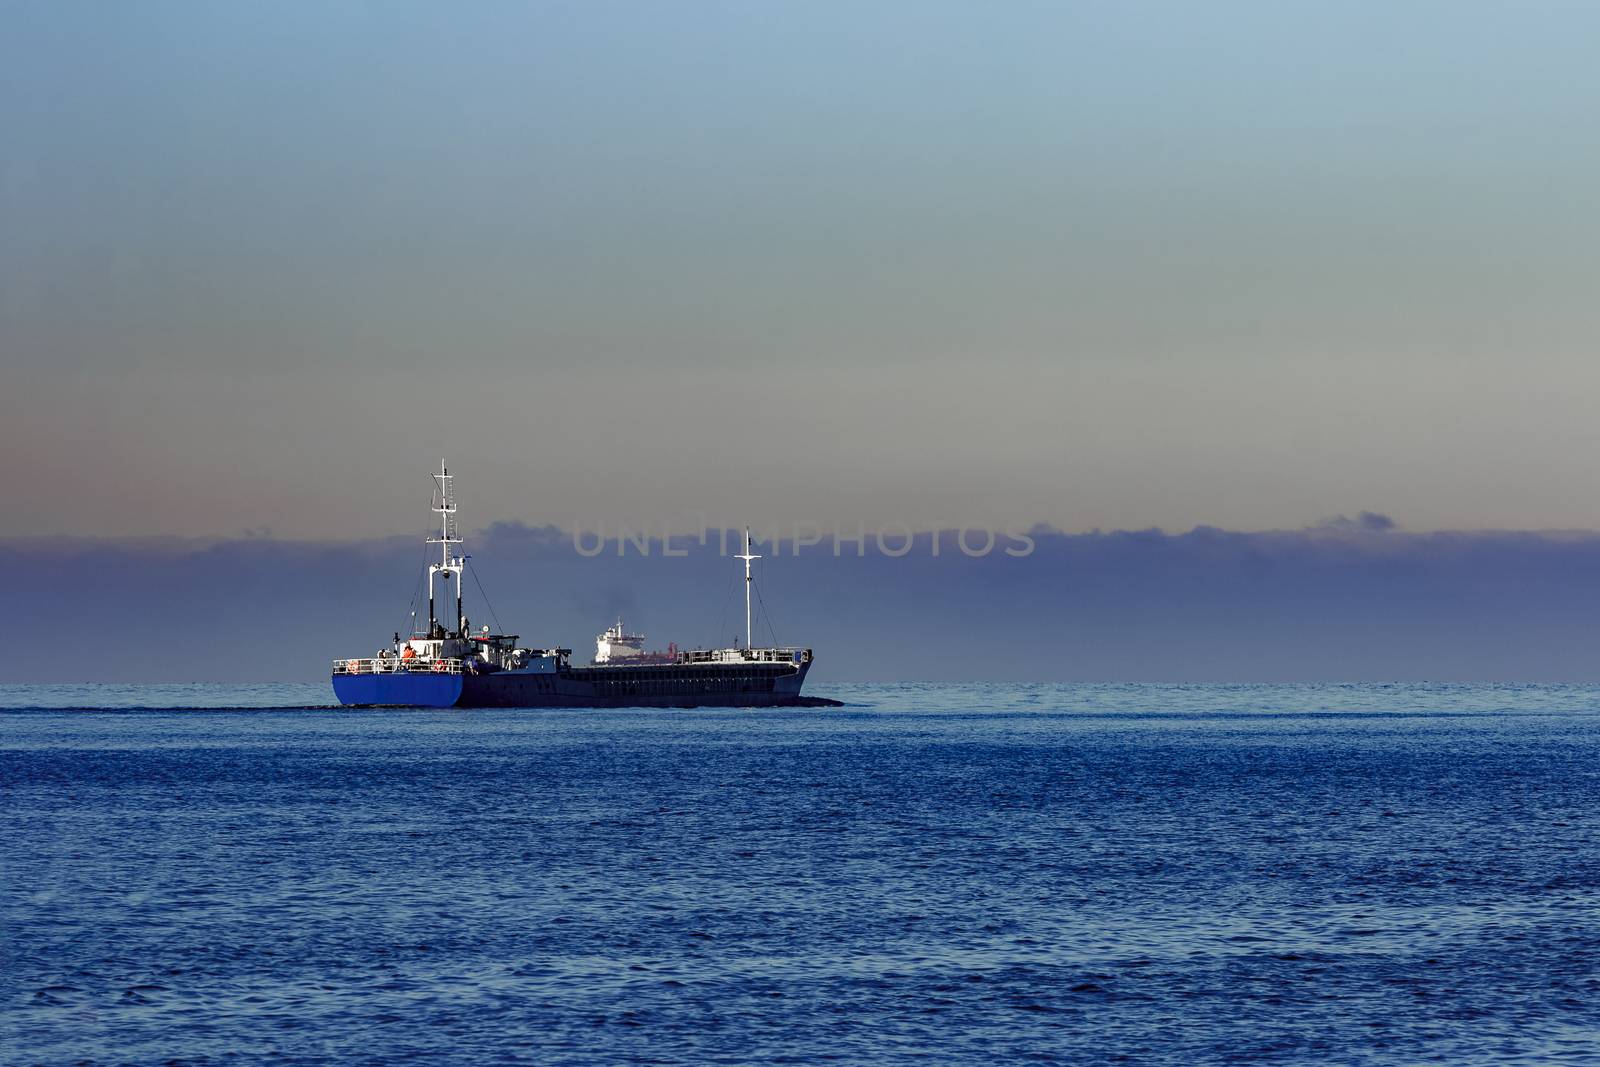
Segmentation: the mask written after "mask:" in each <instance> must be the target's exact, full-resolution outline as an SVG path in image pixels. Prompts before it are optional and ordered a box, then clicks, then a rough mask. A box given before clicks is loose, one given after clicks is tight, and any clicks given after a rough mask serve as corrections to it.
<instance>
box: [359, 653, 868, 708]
mask: <svg viewBox="0 0 1600 1067" xmlns="http://www.w3.org/2000/svg"><path fill="white" fill-rule="evenodd" d="M810 667H811V664H810V663H803V664H799V665H797V666H794V667H789V666H784V667H782V668H781V669H779V670H771V669H765V670H763V669H756V668H750V669H734V670H726V669H718V668H715V667H701V668H691V669H688V670H681V669H673V668H670V667H635V668H610V669H605V668H594V667H575V668H569V669H567V670H564V671H560V672H550V671H496V672H492V673H488V674H474V673H471V672H464V673H454V672H452V673H434V672H431V671H428V670H417V671H410V672H407V671H396V672H391V673H384V674H335V675H334V676H333V691H334V695H335V696H336V697H338V699H339V702H340V703H341V704H345V705H348V706H359V707H412V708H415V707H423V708H496V707H499V708H632V707H658V708H763V707H837V706H839V704H838V702H837V701H832V700H826V699H823V698H819V697H805V696H801V695H800V687H801V685H802V684H803V683H804V682H805V676H806V673H807V672H808V671H809V669H810Z"/></svg>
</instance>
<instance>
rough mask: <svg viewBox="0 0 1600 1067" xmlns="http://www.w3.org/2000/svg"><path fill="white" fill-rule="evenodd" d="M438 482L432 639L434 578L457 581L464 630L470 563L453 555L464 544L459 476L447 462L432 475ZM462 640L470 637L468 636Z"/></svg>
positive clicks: (430, 576) (430, 630)
mask: <svg viewBox="0 0 1600 1067" xmlns="http://www.w3.org/2000/svg"><path fill="white" fill-rule="evenodd" d="M432 478H433V480H434V481H436V482H438V483H439V496H438V499H437V500H436V501H435V503H434V505H433V510H434V511H435V512H437V513H438V515H439V536H438V537H430V538H428V544H430V545H434V544H436V545H438V546H439V562H438V563H430V564H428V636H429V637H432V636H433V630H434V625H435V622H434V612H433V576H434V575H435V574H443V575H444V576H445V581H446V582H447V583H448V582H449V580H450V576H451V575H454V576H455V579H456V629H457V630H458V631H459V630H463V629H464V626H463V624H462V622H461V618H462V616H461V569H462V567H463V566H465V565H466V562H467V561H466V560H465V559H463V558H462V557H460V556H451V555H450V546H451V545H459V544H460V543H461V535H460V532H459V531H458V530H457V529H456V489H455V480H456V479H455V475H453V474H451V473H450V471H449V469H448V468H446V467H445V465H444V460H442V459H441V460H440V461H439V473H438V474H435V475H432ZM461 636H463V637H464V636H466V635H465V634H464V633H463V634H461Z"/></svg>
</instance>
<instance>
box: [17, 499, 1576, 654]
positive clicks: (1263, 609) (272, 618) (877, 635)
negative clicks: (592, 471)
mask: <svg viewBox="0 0 1600 1067" xmlns="http://www.w3.org/2000/svg"><path fill="white" fill-rule="evenodd" d="M1332 534H1338V535H1339V536H1331V535H1332ZM1030 536H1031V538H1032V541H1033V551H1032V552H1031V553H1030V554H1028V555H1026V556H1022V557H1017V556H1008V555H1006V554H1005V553H1004V552H1003V551H1001V550H1000V549H999V548H998V547H997V548H996V550H995V551H993V552H991V553H990V554H988V555H984V556H980V557H973V556H969V555H967V554H964V553H963V552H961V551H960V550H959V546H958V544H957V543H956V541H955V540H954V539H953V538H952V536H951V535H950V534H948V533H947V534H946V535H945V536H944V537H943V538H942V539H941V540H940V542H939V548H940V551H939V554H938V555H937V556H935V555H934V554H933V549H934V544H933V542H932V540H931V539H930V538H929V536H928V535H926V534H924V535H921V537H920V538H919V539H918V541H917V542H916V544H915V546H914V547H913V548H912V550H911V551H909V552H907V553H906V554H905V555H903V556H899V557H889V556H886V555H884V554H883V553H881V552H880V551H878V549H877V547H876V546H875V545H874V544H873V543H872V542H871V540H870V539H869V541H868V543H867V544H866V545H865V546H864V548H863V549H861V551H862V553H863V554H861V555H857V551H858V549H857V547H856V546H855V545H854V544H845V545H843V546H841V549H842V550H841V552H840V553H839V554H838V555H837V556H836V555H835V554H834V551H833V548H832V546H831V545H830V544H828V543H827V542H824V543H823V544H821V545H817V546H812V547H809V548H805V549H803V550H802V551H800V553H799V554H798V555H796V554H794V551H793V548H792V546H790V545H782V546H778V547H777V548H776V549H774V548H773V547H772V546H767V547H766V548H764V549H763V550H762V551H763V553H764V555H766V556H767V557H768V558H767V559H765V560H763V561H761V563H760V564H758V567H759V571H758V575H759V585H758V588H759V591H760V593H761V598H762V603H761V605H759V609H761V610H759V614H760V616H761V620H762V621H761V622H760V623H758V631H759V632H758V638H759V639H762V640H765V639H767V638H769V637H775V638H776V639H777V640H778V641H779V642H781V643H793V644H807V645H810V646H812V647H814V648H815V649H816V650H817V654H818V667H817V673H816V678H817V681H818V683H819V684H821V685H826V683H827V681H828V680H829V679H836V680H846V679H1022V680H1052V679H1062V680H1074V679H1096V680H1169V681H1181V680H1195V681H1206V680H1334V679H1352V680H1354V679H1363V680H1412V679H1436V680H1489V681H1494V680H1505V681H1511V680H1591V679H1600V659H1597V657H1596V654H1595V651H1594V650H1595V648H1596V647H1600V632H1597V631H1600V624H1597V623H1596V621H1595V612H1594V610H1593V601H1594V599H1595V595H1596V591H1597V590H1600V535H1595V534H1589V533H1583V534H1563V535H1557V534H1545V533H1516V532H1511V533H1428V534H1412V533H1405V532H1402V531H1399V530H1397V529H1395V528H1394V524H1393V523H1392V522H1391V521H1390V520H1388V519H1387V518H1386V517H1384V516H1381V515H1372V514H1363V515H1361V516H1359V517H1358V518H1356V519H1354V520H1343V521H1342V522H1340V523H1338V524H1334V525H1330V524H1327V523H1324V524H1319V525H1318V526H1317V527H1313V528H1309V529H1306V530H1300V531H1273V532H1255V533H1244V532H1237V531H1230V530H1223V529H1217V528H1214V527H1198V528H1196V529H1193V530H1191V531H1189V532H1187V533H1181V534H1169V533H1164V532H1162V531H1160V530H1144V531H1131V532H1111V533H1101V532H1096V533H1090V534H1065V533H1060V532H1058V531H1053V530H1048V529H1044V528H1036V529H1034V530H1033V531H1031V532H1030ZM707 540H708V542H709V544H710V546H711V547H710V548H704V547H701V546H700V545H699V543H698V540H697V539H689V540H687V541H684V542H679V543H677V545H676V547H677V549H678V550H679V551H683V552H685V553H686V554H685V555H682V556H673V557H665V556H663V555H662V548H661V545H660V544H659V543H652V545H651V554H650V555H649V556H648V557H645V556H641V555H639V554H638V553H637V551H636V550H635V549H634V548H633V547H631V546H630V547H629V548H628V549H627V552H626V553H625V554H624V555H622V556H620V557H619V556H618V555H617V553H616V549H615V546H614V545H608V546H606V550H605V551H603V552H601V553H600V554H598V555H594V556H592V557H586V556H583V555H580V554H579V553H578V552H577V551H576V550H575V549H574V546H573V543H572V540H571V538H570V537H569V536H568V535H567V534H564V533H562V532H561V531H560V530H558V529H556V528H554V527H549V526H543V527H530V526H525V525H522V524H520V523H514V522H503V523H495V524H493V525H492V526H490V527H488V528H487V529H485V530H483V531H481V532H479V533H477V534H474V535H472V537H471V539H470V543H469V547H470V548H471V551H472V554H473V560H472V567H473V569H474V571H475V572H476V576H477V577H478V578H481V580H482V582H483V586H484V589H485V590H486V591H487V593H488V596H489V598H490V603H491V604H492V612H491V611H490V610H489V608H488V607H486V606H485V602H484V600H483V598H482V597H481V596H480V595H479V592H478V588H477V585H476V583H475V582H474V581H473V580H472V579H470V578H469V580H468V584H467V593H468V598H467V601H468V612H469V613H470V614H471V615H472V617H473V619H474V623H475V624H476V623H478V622H489V623H494V622H495V616H498V619H499V620H501V621H503V622H504V623H505V624H506V626H507V627H508V628H510V629H513V630H515V631H517V632H520V633H521V634H522V635H523V636H524V638H525V639H526V640H527V641H528V642H529V643H531V644H536V645H548V644H556V643H563V644H567V645H570V646H572V647H574V648H575V649H577V650H578V651H579V652H580V653H581V654H582V655H583V656H585V657H586V656H587V655H588V653H589V652H590V651H591V650H592V647H593V646H592V644H590V642H591V641H592V638H593V635H594V634H595V633H597V632H599V631H600V630H601V629H602V628H603V627H604V626H606V625H607V624H608V623H609V622H611V621H612V619H613V618H614V616H615V615H616V613H618V612H623V613H625V614H626V615H627V616H628V621H629V624H630V626H638V627H639V628H641V629H643V630H645V631H646V632H647V633H648V634H649V635H650V637H651V643H652V644H656V645H665V644H666V643H667V641H669V640H676V641H678V642H679V643H680V644H685V645H690V644H700V643H724V642H726V641H728V640H729V639H730V638H731V637H732V636H733V635H734V634H735V633H736V632H737V631H739V630H740V629H741V628H742V626H743V602H742V599H741V597H742V593H741V591H740V588H739V586H740V583H739V581H738V573H737V567H738V564H737V563H736V561H734V560H731V559H726V558H722V557H720V556H719V555H718V554H717V552H716V548H715V546H716V545H717V538H716V536H715V535H714V534H713V535H712V536H710V537H709V538H708V539H707ZM972 543H975V544H981V543H982V539H981V538H975V539H973V542H972ZM1007 543H1008V542H1005V541H1004V540H1002V541H1000V542H999V544H1000V545H1005V544H1007ZM0 547H4V548H5V549H7V550H9V554H10V555H11V557H12V558H20V559H21V560H23V561H25V563H26V566H23V567H19V568H13V574H12V575H11V580H10V583H9V584H10V588H11V590H12V592H13V594H14V595H15V596H16V598H17V599H15V600H14V601H13V603H14V604H15V605H16V606H17V608H18V610H16V611H15V612H14V613H13V617H14V618H17V619H20V620H21V621H22V623H23V625H22V626H21V627H20V628H19V629H16V630H13V632H12V634H11V640H10V641H9V643H8V650H7V654H6V656H5V657H4V658H3V660H0V663H3V664H4V666H3V668H0V678H4V679H5V680H9V681H70V680H129V681H138V680H182V679H195V680H207V681H211V680H217V681H227V680H252V681H257V680H304V679H313V678H318V677H321V676H322V675H323V674H324V673H325V672H326V669H327V663H328V662H329V661H330V660H332V659H333V658H334V657H335V656H348V655H353V654H360V653H368V654H370V653H371V652H372V651H373V650H374V649H376V648H377V647H378V646H379V645H380V644H381V643H383V642H384V641H386V640H387V639H388V637H389V635H390V634H391V633H392V632H393V631H395V630H398V629H405V628H406V627H407V626H408V625H409V620H410V617H411V616H410V613H411V612H412V611H417V612H419V613H420V614H423V615H425V613H426V603H425V601H423V600H421V599H420V598H419V597H418V596H417V594H418V591H419V589H420V587H421V583H420V580H419V579H420V568H421V567H422V566H423V565H424V562H425V558H426V550H425V549H424V547H423V546H422V545H421V544H419V543H417V542H416V541H415V540H413V539H409V538H386V539H380V540H366V541H350V542H335V543H328V542H297V541H284V540H275V539H272V538H270V537H264V536H260V535H259V534H258V535H255V536H251V537H247V538H240V539H237V540H228V541H217V542H208V543H195V542H185V541H179V540H173V539H166V540H161V541H143V542H115V541H93V540H76V541H69V542H62V543H56V544H51V543H46V542H40V541H37V540H34V541H30V542H26V543H23V542H14V543H10V544H4V545H0Z"/></svg>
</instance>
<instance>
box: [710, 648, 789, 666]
mask: <svg viewBox="0 0 1600 1067" xmlns="http://www.w3.org/2000/svg"><path fill="white" fill-rule="evenodd" d="M809 652H810V649H805V648H697V649H692V650H690V651H688V652H682V653H679V655H680V656H681V657H682V658H681V660H680V662H682V663H801V662H803V661H804V660H805V658H806V656H807V654H808V653H809Z"/></svg>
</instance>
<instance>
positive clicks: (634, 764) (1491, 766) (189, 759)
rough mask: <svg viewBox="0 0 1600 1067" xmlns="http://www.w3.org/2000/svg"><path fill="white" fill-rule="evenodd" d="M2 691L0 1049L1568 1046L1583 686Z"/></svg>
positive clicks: (672, 1056)
mask: <svg viewBox="0 0 1600 1067" xmlns="http://www.w3.org/2000/svg"><path fill="white" fill-rule="evenodd" d="M816 689H817V691H818V695H821V696H831V697H834V698H836V699H839V700H841V701H843V702H844V706H843V707H839V708H812V709H792V710H782V709H779V710H748V711H737V710H601V711H578V710H520V711H519V710H485V711H439V710H345V709H341V708H337V707H330V706H329V702H330V699H331V694H330V693H329V691H328V689H327V687H326V686H325V685H310V686H302V685H281V686H249V687H244V686H239V687H230V686H198V685H185V686H102V685H51V686H19V685H8V686H0V1064H3V1065H6V1067H13V1065H16V1067H26V1065H32V1064H50V1065H54V1064H95V1065H117V1064H166V1065H204V1064H255V1063H273V1064H363V1065H367V1064H370V1065H389V1064H411V1063H416V1064H472V1065H493V1064H538V1065H549V1064H685V1065H701V1064H755V1063H774V1064H818V1063H831V1064H874V1065H878V1064H891V1065H892V1064H947V1063H948V1064H959V1063H983V1064H996V1063H1041V1064H1049V1063H1083V1064H1100V1063H1130V1064H1207V1063H1269V1064H1270V1063H1308V1064H1309V1063H1314V1064H1415V1063H1448V1064H1463V1063H1495V1064H1506V1063H1600V688H1596V687H1573V686H1546V685H1496V686H1472V685H933V684H884V685H836V686H831V687H830V686H826V685H818V686H816Z"/></svg>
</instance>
